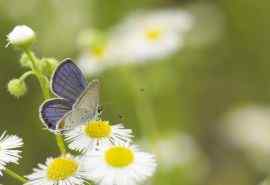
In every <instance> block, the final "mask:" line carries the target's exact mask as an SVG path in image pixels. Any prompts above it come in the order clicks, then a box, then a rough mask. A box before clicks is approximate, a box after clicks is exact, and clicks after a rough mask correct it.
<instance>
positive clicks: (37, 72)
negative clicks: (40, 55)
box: [25, 49, 66, 154]
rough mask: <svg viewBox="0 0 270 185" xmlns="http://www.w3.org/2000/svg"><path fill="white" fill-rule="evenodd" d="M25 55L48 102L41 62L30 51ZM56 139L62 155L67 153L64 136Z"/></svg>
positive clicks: (46, 80)
mask: <svg viewBox="0 0 270 185" xmlns="http://www.w3.org/2000/svg"><path fill="white" fill-rule="evenodd" d="M25 53H26V54H27V56H28V58H29V59H30V61H31V63H32V71H33V73H34V74H35V75H36V77H37V79H38V81H39V84H40V87H41V90H42V94H43V97H44V99H45V100H47V99H49V98H50V86H49V80H48V78H47V77H46V76H45V75H43V74H42V71H40V69H39V68H38V66H37V63H38V62H39V61H37V59H36V58H35V57H34V55H33V54H32V52H31V51H30V50H29V49H25ZM55 137H56V142H57V145H58V147H59V150H60V152H61V154H64V153H66V148H65V144H64V139H63V137H62V135H61V134H56V136H55Z"/></svg>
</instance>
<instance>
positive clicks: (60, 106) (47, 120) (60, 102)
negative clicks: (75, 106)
mask: <svg viewBox="0 0 270 185" xmlns="http://www.w3.org/2000/svg"><path fill="white" fill-rule="evenodd" d="M71 110H72V104H70V102H68V101H66V100H65V99H60V98H55V99H50V100H48V101H45V102H44V103H43V104H42V105H41V106H40V112H39V113H40V118H41V120H42V122H43V123H44V124H45V125H46V127H47V128H49V129H50V130H53V131H55V130H56V129H57V125H58V122H59V121H60V120H61V119H62V118H63V117H64V116H65V115H66V114H67V113H68V112H70V111H71Z"/></svg>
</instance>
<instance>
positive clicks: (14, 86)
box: [7, 79, 27, 98]
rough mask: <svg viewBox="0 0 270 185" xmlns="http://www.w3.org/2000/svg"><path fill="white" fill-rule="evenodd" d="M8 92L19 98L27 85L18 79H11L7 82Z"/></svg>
mask: <svg viewBox="0 0 270 185" xmlns="http://www.w3.org/2000/svg"><path fill="white" fill-rule="evenodd" d="M7 88H8V92H9V93H10V94H11V95H13V96H15V97H16V98H19V97H21V96H23V95H24V94H25V93H26V92H27V87H26V84H25V82H24V81H22V80H20V79H12V80H10V81H9V82H8V85H7Z"/></svg>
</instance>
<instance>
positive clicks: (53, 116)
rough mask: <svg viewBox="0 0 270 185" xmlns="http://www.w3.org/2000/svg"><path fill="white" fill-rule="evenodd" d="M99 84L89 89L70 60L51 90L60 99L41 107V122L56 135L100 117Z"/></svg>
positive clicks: (60, 69)
mask: <svg viewBox="0 0 270 185" xmlns="http://www.w3.org/2000/svg"><path fill="white" fill-rule="evenodd" d="M99 86H100V84H99V81H98V80H93V81H92V82H90V83H89V84H88V85H87V81H86V79H85V78H84V76H83V74H82V72H81V70H80V69H79V68H78V67H77V66H76V65H75V64H74V63H73V62H72V60H70V59H65V60H64V61H63V62H62V63H61V64H59V66H58V67H57V68H56V70H55V72H54V74H53V76H52V79H51V89H52V91H53V93H54V94H55V95H56V96H57V98H53V99H49V100H47V101H45V102H44V103H43V104H42V105H41V106H40V111H39V113H40V119H41V121H42V122H43V123H44V124H45V126H46V127H47V128H48V129H49V130H51V131H54V132H57V131H61V130H67V129H72V128H74V127H76V126H78V125H82V124H84V123H86V122H87V121H89V120H91V119H97V116H100V111H101V110H100V106H99Z"/></svg>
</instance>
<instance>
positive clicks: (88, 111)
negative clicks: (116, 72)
mask: <svg viewBox="0 0 270 185" xmlns="http://www.w3.org/2000/svg"><path fill="white" fill-rule="evenodd" d="M99 86H100V84H99V81H98V80H93V81H92V82H90V83H89V85H88V87H87V88H86V89H85V91H84V92H83V93H82V95H81V96H80V97H79V98H78V100H77V101H76V103H75V104H74V105H73V109H72V111H71V112H70V113H68V114H67V115H66V116H65V118H64V119H63V121H62V122H60V123H59V125H58V126H57V128H58V129H59V130H66V129H71V128H74V127H76V126H79V125H82V124H84V123H85V122H87V121H88V120H91V119H94V118H95V117H96V115H97V112H98V107H99Z"/></svg>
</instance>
